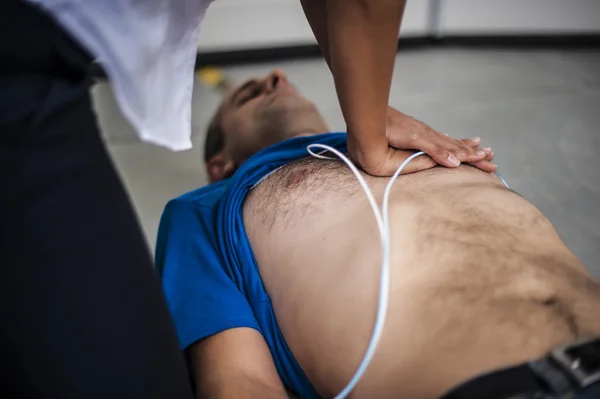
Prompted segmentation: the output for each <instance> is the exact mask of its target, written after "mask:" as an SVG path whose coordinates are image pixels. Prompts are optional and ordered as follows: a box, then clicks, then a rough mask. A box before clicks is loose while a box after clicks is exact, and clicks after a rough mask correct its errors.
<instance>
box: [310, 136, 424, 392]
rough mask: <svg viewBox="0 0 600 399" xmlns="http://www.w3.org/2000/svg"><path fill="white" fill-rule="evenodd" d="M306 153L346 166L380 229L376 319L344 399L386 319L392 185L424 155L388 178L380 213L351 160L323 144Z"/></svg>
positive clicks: (367, 360)
mask: <svg viewBox="0 0 600 399" xmlns="http://www.w3.org/2000/svg"><path fill="white" fill-rule="evenodd" d="M313 148H319V149H321V150H322V151H320V152H314V151H313ZM306 151H308V153H309V154H310V155H312V156H313V157H315V158H319V159H334V158H331V157H328V156H325V155H323V154H324V153H325V152H327V151H329V152H331V153H333V154H335V155H336V156H337V157H338V158H339V159H341V160H342V161H343V162H344V163H345V164H346V165H348V167H349V168H350V170H351V171H352V172H353V173H354V175H355V176H356V178H357V179H358V182H359V183H360V185H361V186H362V188H363V190H364V191H365V194H366V195H367V199H368V200H369V204H370V205H371V208H372V209H373V214H374V215H375V219H376V220H377V227H378V228H379V234H380V236H381V252H382V254H383V255H382V260H381V276H380V279H379V301H378V306H377V315H376V317H375V324H374V326H373V332H372V333H371V339H370V340H369V345H368V346H367V350H366V351H365V354H364V356H363V359H362V361H361V362H360V365H359V366H358V368H357V369H356V372H355V373H354V375H353V376H352V378H351V379H350V381H349V382H348V384H347V385H346V387H345V388H344V389H342V391H341V392H340V393H339V394H338V395H337V396H336V397H335V398H334V399H344V398H346V397H347V396H348V395H349V394H350V393H351V392H352V390H353V389H354V388H355V387H356V384H358V381H359V380H360V379H361V377H362V376H363V374H364V373H365V371H366V370H367V367H368V366H369V363H371V360H372V359H373V355H374V354H375V350H376V349H377V345H378V344H379V340H380V338H381V333H382V332H383V326H384V324H385V317H386V315H387V309H388V302H389V291H390V226H389V211H388V205H389V197H390V192H391V190H392V186H393V185H394V182H395V181H396V179H397V178H398V176H399V175H400V173H402V169H404V167H405V166H406V165H408V163H409V162H410V161H412V160H413V159H415V158H416V157H418V156H420V155H424V152H417V153H415V154H413V155H411V156H410V157H408V158H407V159H406V160H405V161H404V162H402V164H401V165H400V167H399V168H398V170H396V173H394V175H393V176H392V177H391V178H390V181H389V182H388V184H387V186H386V188H385V192H384V194H383V204H382V209H383V212H382V211H380V210H379V207H378V206H377V201H376V200H375V197H374V196H373V192H372V191H371V189H370V188H369V186H368V185H367V182H366V181H365V179H364V177H363V176H362V175H361V174H360V172H359V170H358V168H357V167H356V166H355V165H354V164H353V163H352V161H350V159H348V157H347V156H345V155H344V154H342V153H341V152H340V151H338V150H337V149H335V148H333V147H330V146H328V145H325V144H310V145H308V146H307V147H306Z"/></svg>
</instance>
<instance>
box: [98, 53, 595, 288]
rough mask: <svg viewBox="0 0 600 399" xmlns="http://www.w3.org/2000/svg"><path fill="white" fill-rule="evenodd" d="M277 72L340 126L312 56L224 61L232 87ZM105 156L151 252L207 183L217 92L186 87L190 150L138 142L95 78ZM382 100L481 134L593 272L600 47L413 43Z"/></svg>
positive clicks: (326, 81)
mask: <svg viewBox="0 0 600 399" xmlns="http://www.w3.org/2000/svg"><path fill="white" fill-rule="evenodd" d="M273 68H283V69H284V70H285V71H286V72H287V74H288V76H289V78H290V79H291V80H292V82H294V83H295V84H296V85H297V86H298V87H299V88H300V90H301V91H303V92H304V93H305V94H306V95H307V97H309V98H311V99H313V100H314V101H315V102H316V103H317V105H318V106H319V108H320V109H321V111H322V113H323V114H324V116H325V118H326V119H327V121H328V122H329V124H330V128H331V130H334V131H335V130H337V131H340V130H343V129H344V123H343V119H342V116H341V113H340V110H339V107H338V105H337V100H336V96H335V91H334V87H333V82H332V79H331V77H330V74H329V70H328V69H327V68H326V65H325V63H324V62H323V61H322V60H303V61H296V62H285V63H278V64H276V65H266V64H263V65H256V66H243V67H232V68H227V69H226V73H227V74H229V76H230V77H231V78H232V79H233V80H234V81H236V82H242V81H243V80H245V79H246V78H248V77H252V76H260V75H263V74H265V73H267V72H268V71H270V70H271V69H273ZM94 99H95V103H96V108H97V112H98V117H99V120H100V124H101V126H102V129H103V132H104V135H105V138H106V140H107V142H108V147H109V149H110V152H111V154H112V156H113V158H114V160H115V162H116V164H117V167H118V169H119V171H120V173H121V176H122V177H123V179H124V181H125V183H126V185H127V187H128V189H129V192H130V195H131V197H132V199H133V201H134V203H135V206H136V208H137V211H138V214H139V217H140V221H141V223H142V226H143V228H144V231H145V233H146V236H147V238H148V241H149V243H150V245H151V247H153V246H154V240H155V237H156V230H157V225H158V220H159V218H160V214H161V211H162V209H163V206H164V205H165V203H166V202H167V201H168V200H169V199H170V198H172V197H175V196H177V195H179V194H181V193H184V192H186V191H189V190H192V189H194V188H197V187H199V186H201V185H204V184H206V174H205V171H204V168H203V162H202V151H203V149H202V147H203V145H202V144H203V131H204V128H205V126H206V124H207V122H208V119H209V118H210V116H211V115H212V113H213V112H214V110H215V108H216V106H217V104H218V101H219V96H218V95H217V94H216V93H214V92H213V91H211V90H209V89H206V88H204V87H201V85H199V84H198V85H196V89H195V97H194V103H193V109H194V118H193V126H194V130H195V137H194V142H195V147H194V149H192V150H190V151H185V152H180V153H173V152H170V151H168V150H166V149H163V148H158V147H155V146H152V145H150V144H145V143H141V142H139V141H138V140H137V138H136V136H135V135H134V134H133V131H132V129H131V127H130V126H129V124H128V123H127V122H126V121H125V120H124V119H123V117H122V115H121V114H120V113H119V111H118V109H117V107H116V105H115V103H114V100H113V98H112V95H111V92H110V89H109V88H108V86H107V85H106V84H105V83H100V84H98V85H97V86H96V87H95V88H94ZM391 104H392V105H394V106H395V107H397V108H398V109H400V110H401V111H403V112H405V113H408V114H411V115H413V116H415V117H417V118H419V119H421V120H423V121H425V122H427V123H428V124H430V125H431V126H433V127H434V128H436V129H438V130H440V131H442V132H445V133H448V134H450V135H451V136H454V137H457V138H458V137H460V138H463V137H474V136H480V137H482V139H483V143H484V144H485V145H487V146H491V147H492V148H493V149H494V152H495V154H496V163H497V164H498V165H499V167H500V169H499V171H500V173H501V174H502V175H503V176H504V177H505V178H506V179H507V181H508V182H509V184H511V186H512V187H513V189H515V190H516V191H518V192H519V193H521V194H522V195H523V196H524V197H525V198H527V199H529V200H530V201H531V202H533V203H534V204H535V205H537V206H538V207H539V208H540V209H541V210H542V212H544V213H545V214H546V215H547V216H548V217H549V219H550V220H551V221H552V222H553V223H554V225H555V226H556V228H557V230H558V232H559V233H560V235H561V236H562V237H563V239H564V240H565V241H566V242H567V245H568V246H569V247H570V248H571V249H572V250H573V251H574V252H575V254H576V255H577V256H579V258H580V259H581V260H582V261H583V262H584V263H585V264H586V266H587V267H588V268H589V269H590V270H591V272H592V274H593V275H594V276H595V277H596V278H597V279H600V174H599V173H598V172H599V170H600V168H599V166H600V161H599V158H598V152H600V128H599V127H600V50H595V51H594V50H586V51H583V50H578V51H549V50H543V51H541V50H540V51H532V50H521V51H507V50H502V51H498V50H470V49H460V48H456V49H430V50H414V51H407V52H404V53H401V54H400V55H399V56H398V60H397V64H396V71H395V80H394V84H393V87H392V94H391Z"/></svg>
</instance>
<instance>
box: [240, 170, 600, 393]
mask: <svg viewBox="0 0 600 399" xmlns="http://www.w3.org/2000/svg"><path fill="white" fill-rule="evenodd" d="M367 180H368V183H369V185H370V186H371V188H372V189H373V192H374V194H375V196H376V198H379V199H380V198H381V196H382V193H383V189H384V188H385V184H386V183H387V179H380V178H373V177H369V176H367ZM390 204H391V205H390V216H391V241H392V243H393V248H392V254H391V257H392V262H391V290H390V292H391V294H390V305H389V309H388V316H387V321H386V325H385V328H384V333H383V336H382V340H381V342H380V345H379V347H378V350H377V353H376V355H375V358H374V359H373V362H372V364H371V366H370V367H369V369H368V371H367V373H366V375H365V377H364V378H363V379H362V380H361V383H360V384H359V386H358V387H357V389H356V391H355V395H356V396H355V397H397V396H398V395H400V394H401V395H402V396H404V397H411V398H415V399H418V398H429V397H436V396H439V395H440V394H442V393H443V392H444V391H445V390H447V389H450V388H451V387H452V386H453V385H455V384H457V383H458V382H460V381H461V380H464V379H466V378H469V377H470V376H473V375H474V374H477V373H480V372H483V371H485V370H489V369H493V368H498V367H502V366H505V365H509V364H512V363H517V362H522V361H524V360H526V359H530V358H535V357H538V356H541V355H543V354H544V353H545V352H546V351H547V350H548V349H549V348H550V347H552V346H554V345H557V344H560V343H564V342H568V341H569V340H572V339H574V338H576V337H578V336H585V335H589V334H593V333H596V334H599V333H600V325H599V324H600V321H598V320H597V317H596V315H597V314H598V313H599V312H600V294H599V293H598V287H597V285H596V284H595V283H594V282H593V281H592V280H591V278H590V277H588V276H587V274H586V273H585V272H584V269H583V267H582V265H581V264H580V263H579V261H578V260H577V259H576V258H575V257H574V255H572V254H571V253H570V251H568V250H567V249H566V248H565V246H564V244H563V243H562V241H561V240H560V239H559V237H558V236H557V235H556V233H555V231H554V229H553V228H552V226H551V225H550V223H549V222H548V221H547V219H546V218H544V217H543V216H542V215H541V214H540V213H539V211H537V210H536V209H535V208H534V207H533V206H532V205H530V204H529V203H528V202H527V201H525V200H523V199H522V198H520V197H519V196H517V195H516V194H514V193H512V192H510V191H509V190H507V189H505V188H504V187H503V185H502V184H501V183H500V182H499V181H498V180H497V178H496V177H494V176H493V175H489V174H485V173H482V172H478V171H475V170H474V169H472V168H469V167H461V168H460V169H458V170H448V169H441V168H436V169H433V170H430V171H425V172H420V173H417V174H414V175H407V176H402V177H401V178H400V179H399V180H398V181H397V182H396V184H395V186H394V189H393V191H392V197H391V203H390ZM244 223H245V227H246V231H247V233H248V237H249V239H250V242H251V244H252V247H253V250H254V252H255V256H256V259H257V262H258V264H259V268H260V272H261V277H262V280H263V282H264V284H265V287H266V289H267V291H268V292H269V295H270V296H271V299H272V302H273V306H274V308H275V313H276V315H277V320H278V324H279V327H280V328H281V330H282V332H283V334H284V336H285V338H286V341H287V343H288V345H289V347H290V349H291V351H292V353H294V356H295V357H296V359H297V360H298V362H299V364H300V365H301V366H302V368H303V369H304V371H305V372H306V374H307V376H308V377H309V379H310V380H311V382H312V383H313V385H314V386H315V388H317V390H319V392H320V393H321V394H322V395H324V396H330V395H334V394H336V393H337V391H339V390H340V389H341V388H342V387H343V386H344V385H345V383H346V382H347V381H348V380H349V379H350V377H351V376H352V374H353V372H354V371H355V369H356V367H357V365H358V363H359V362H360V360H361V359H362V356H363V354H364V351H365V348H366V346H367V343H368V341H369V338H370V334H371V332H372V328H373V322H374V318H375V312H376V310H377V298H378V293H379V277H380V267H381V245H380V241H379V233H378V230H377V228H376V223H375V219H374V216H373V215H372V212H371V210H370V207H369V205H368V203H367V201H366V198H365V195H364V193H362V190H361V188H360V186H359V185H358V182H357V181H356V179H355V177H354V176H353V175H352V174H351V173H350V172H349V171H348V170H346V168H345V167H344V166H342V165H341V164H340V163H338V162H333V161H318V160H313V159H309V160H303V161H299V162H296V163H294V164H291V165H288V166H286V167H284V168H282V169H281V170H279V171H278V172H276V173H274V174H273V175H271V176H270V177H269V178H267V179H266V180H265V181H263V182H262V183H261V184H260V185H259V186H257V187H256V188H255V189H254V191H253V192H252V193H251V194H250V195H249V197H248V198H247V200H246V203H245V205H244Z"/></svg>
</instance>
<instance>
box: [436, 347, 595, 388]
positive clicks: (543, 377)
mask: <svg viewBox="0 0 600 399" xmlns="http://www.w3.org/2000/svg"><path fill="white" fill-rule="evenodd" d="M596 383H599V384H600V337H594V338H586V339H583V340H578V341H576V342H573V343H570V344H568V345H564V346H561V347H558V348H556V349H554V350H552V351H551V352H550V353H549V354H548V355H547V356H545V357H543V358H541V359H539V360H536V361H534V362H530V363H524V364H521V365H518V366H514V367H510V368H506V369H503V370H499V371H495V372H491V373H489V374H485V375H482V376H479V377H476V378H474V379H472V380H470V381H467V382H465V383H463V384H461V385H459V386H458V387H456V388H454V389H453V390H452V391H450V392H448V393H447V394H446V395H444V396H443V397H442V398H441V399H476V398H486V399H506V398H511V397H513V396H516V395H519V394H527V393H538V392H540V393H548V394H563V393H566V392H569V391H575V390H578V389H582V388H585V387H588V386H590V385H592V384H596Z"/></svg>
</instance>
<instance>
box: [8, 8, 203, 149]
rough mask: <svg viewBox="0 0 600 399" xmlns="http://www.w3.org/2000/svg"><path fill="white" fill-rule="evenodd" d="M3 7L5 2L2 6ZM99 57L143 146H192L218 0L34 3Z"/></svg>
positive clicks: (176, 147)
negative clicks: (202, 47)
mask: <svg viewBox="0 0 600 399" xmlns="http://www.w3.org/2000/svg"><path fill="white" fill-rule="evenodd" d="M0 1H1V0H0ZM29 1H30V2H32V3H37V4H39V5H40V6H41V7H42V8H43V9H45V10H46V11H48V12H49V13H50V14H51V15H53V16H54V18H55V19H56V20H57V21H58V22H59V23H60V24H61V25H62V26H63V27H64V28H65V29H66V30H67V31H68V32H69V33H70V34H71V36H73V37H74V38H75V39H76V40H77V41H78V42H79V43H80V44H81V45H82V46H83V47H85V48H86V49H87V50H88V51H89V52H90V53H91V54H93V55H94V56H95V57H96V60H97V61H98V62H100V63H101V64H102V66H103V68H104V70H105V71H106V73H107V74H108V77H109V80H110V83H111V85H112V88H113V92H114V93H115V97H116V99H117V103H118V104H119V106H120V108H121V110H122V112H123V114H124V115H125V116H126V117H127V119H129V121H130V122H131V124H132V125H133V127H134V128H135V129H136V131H137V132H138V134H139V136H140V138H141V139H142V140H144V141H148V142H152V143H155V144H158V145H162V146H165V147H168V148H170V149H172V150H185V149H188V148H191V146H192V142H191V130H192V128H191V125H192V122H191V106H192V89H193V82H194V65H195V61H196V53H197V49H198V33H199V30H200V21H201V20H202V18H203V17H204V14H205V12H206V9H207V7H208V5H209V4H210V3H211V1H212V0H29Z"/></svg>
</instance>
